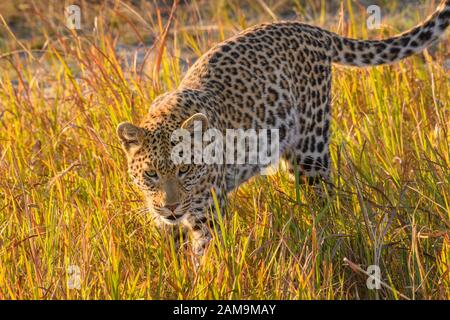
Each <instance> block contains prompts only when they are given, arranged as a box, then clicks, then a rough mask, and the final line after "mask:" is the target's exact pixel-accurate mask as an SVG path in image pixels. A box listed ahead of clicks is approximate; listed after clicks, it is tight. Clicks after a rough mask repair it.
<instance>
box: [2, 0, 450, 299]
mask: <svg viewBox="0 0 450 320" xmlns="http://www.w3.org/2000/svg"><path fill="white" fill-rule="evenodd" d="M159 2H161V1H154V2H151V3H142V2H141V3H140V4H139V1H134V3H131V2H119V1H109V2H105V4H104V5H103V6H102V5H92V1H81V3H82V13H83V16H82V30H81V31H78V33H76V32H69V31H68V30H65V29H64V20H63V16H62V15H61V12H62V8H61V7H58V6H61V5H60V4H59V2H57V1H50V5H45V6H43V5H42V4H40V3H41V2H40V1H36V2H32V1H22V3H21V2H20V1H19V2H13V1H11V2H3V4H2V5H0V14H2V17H3V19H2V18H0V177H2V178H1V179H0V299H57V298H58V299H61V298H69V299H142V298H143V299H163V298H175V299H178V298H180V299H204V298H208V299H216V298H222V299H230V298H233V299H358V298H360V299H378V298H379V299H404V298H406V297H409V298H411V299H450V271H449V270H450V188H449V185H450V170H449V163H450V147H449V145H450V138H449V132H450V122H449V121H448V119H449V118H450V90H449V75H448V73H447V74H446V71H445V70H444V69H443V68H442V66H443V64H444V60H445V58H446V54H448V49H449V43H448V37H447V38H444V39H443V41H442V43H441V45H440V46H439V47H438V48H437V50H435V52H434V53H433V57H431V56H430V55H427V54H425V55H424V56H419V57H414V58H411V59H408V60H406V61H405V62H403V63H400V64H398V65H395V66H386V67H377V68H372V69H366V70H357V69H348V68H342V67H338V66H337V67H335V68H334V72H335V74H334V92H333V118H334V123H333V136H332V141H333V142H332V147H331V148H332V157H333V172H334V174H333V182H334V184H335V185H336V192H335V194H333V195H328V196H325V200H321V201H320V200H319V199H317V196H316V195H315V193H314V192H312V191H311V190H310V189H309V188H307V187H296V186H295V185H294V184H293V183H292V182H290V181H289V180H288V179H287V175H286V173H285V172H283V171H281V172H279V173H278V174H276V175H274V176H270V177H260V178H257V179H254V180H252V181H251V182H250V183H247V184H246V185H243V186H242V187H241V188H239V190H238V191H237V192H236V193H235V194H233V195H232V197H231V201H230V202H231V203H230V208H229V211H230V213H235V214H230V215H229V217H228V218H227V219H226V220H225V221H223V222H222V223H221V226H220V227H221V228H223V229H224V236H223V240H222V241H214V243H213V245H212V246H211V247H210V250H209V251H208V254H207V256H206V259H205V262H204V264H203V265H202V266H201V268H200V269H199V270H198V271H197V272H194V271H193V270H192V263H191V259H190V256H189V254H186V255H181V256H178V257H177V256H176V254H175V253H174V251H173V248H172V246H171V244H170V242H167V241H165V240H164V239H161V238H162V236H161V235H160V234H159V233H158V232H157V230H156V229H155V227H154V225H153V224H152V222H151V221H150V220H149V219H148V217H147V216H146V215H145V214H144V213H143V210H142V209H143V207H144V203H143V202H142V199H141V196H140V194H139V192H138V190H137V189H136V188H135V187H133V185H131V183H130V180H129V178H128V177H127V173H126V164H125V161H124V160H125V159H124V155H123V154H122V151H121V149H120V147H119V144H118V141H117V140H116V138H115V128H116V126H117V124H118V123H119V122H121V121H125V120H133V121H138V119H140V118H141V117H142V115H143V114H145V112H146V109H147V107H148V105H149V104H150V102H151V101H152V100H153V99H154V97H155V96H157V95H158V94H161V93H162V92H164V91H166V90H170V89H173V88H175V87H176V86H177V84H178V83H179V81H180V79H181V78H182V75H183V72H184V71H185V70H186V68H187V67H188V66H189V65H191V64H192V63H193V61H194V60H195V58H196V57H198V56H199V55H201V54H202V53H203V52H205V51H206V50H207V49H208V48H209V47H210V46H211V45H213V44H214V43H216V42H218V41H220V40H222V39H224V38H226V37H228V36H230V35H232V34H233V33H235V32H236V31H238V30H241V29H243V28H245V27H247V26H250V25H252V24H254V23H257V22H263V21H272V20H273V19H274V18H276V17H280V16H283V17H288V18H295V17H296V16H297V17H298V19H301V20H304V21H308V22H311V23H314V24H318V25H321V26H324V27H327V28H328V29H331V30H334V31H337V32H339V33H340V34H344V35H350V36H358V37H371V38H378V37H381V36H387V35H390V34H394V33H396V32H398V31H402V30H404V29H405V28H409V27H412V26H413V25H414V24H416V23H418V22H419V21H420V20H422V19H423V18H424V17H425V16H426V15H427V14H428V13H429V12H431V11H432V10H433V9H434V6H433V3H432V2H433V1H421V2H420V3H419V2H418V1H415V2H409V3H410V4H411V5H410V6H409V7H404V6H402V4H401V3H400V2H399V1H378V3H379V4H380V5H381V7H382V10H383V11H382V12H383V15H384V16H383V17H384V20H383V21H384V23H385V24H384V26H383V28H382V29H381V30H375V31H370V32H368V31H367V30H366V29H365V20H364V12H365V7H364V6H363V5H362V4H361V3H364V2H353V1H342V9H343V11H342V13H344V16H341V15H340V12H341V11H340V4H341V2H340V1H313V0H305V1H283V0H277V1H244V2H242V1H237V0H236V1H230V0H221V1H193V2H190V3H188V4H186V3H182V4H181V5H180V6H179V7H178V9H177V10H176V13H175V16H174V20H173V21H172V23H171V25H170V27H167V28H166V26H167V25H168V20H169V19H168V17H169V14H170V10H171V7H170V5H167V4H164V3H159ZM13 3H15V4H13ZM158 3H159V6H158ZM325 4H326V6H324V5H325ZM420 4H421V5H420ZM416 5H418V6H416ZM88 8H89V9H88ZM400 8H401V9H404V10H400ZM95 16H97V18H96V20H95V21H96V22H95V23H94V18H95ZM343 17H345V19H344V18H343ZM94 27H95V28H94ZM165 30H166V31H165ZM121 49H124V50H121ZM124 52H125V53H128V55H124ZM344 258H347V259H348V260H350V261H352V262H353V263H355V264H357V265H359V266H361V268H362V269H366V268H367V266H369V265H379V266H380V268H381V272H382V279H383V281H384V282H385V283H386V284H387V285H389V286H390V287H391V288H392V289H388V288H382V289H381V290H369V289H367V287H366V279H367V277H366V276H365V275H363V274H361V273H360V272H358V270H356V268H355V267H354V266H353V268H352V267H351V266H349V265H348V264H347V263H344V261H343V260H344ZM70 266H76V267H75V269H73V267H70ZM77 267H78V268H79V272H80V279H81V283H80V289H71V288H70V285H68V281H69V284H70V281H72V280H73V279H75V280H76V277H75V276H76V273H77V270H78V269H77ZM73 270H75V271H73ZM74 273H75V274H74ZM72 283H73V282H72ZM400 294H403V295H404V296H406V297H402V296H401V295H400Z"/></svg>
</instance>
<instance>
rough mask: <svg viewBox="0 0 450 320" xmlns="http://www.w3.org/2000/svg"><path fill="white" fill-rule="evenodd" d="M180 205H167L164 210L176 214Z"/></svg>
mask: <svg viewBox="0 0 450 320" xmlns="http://www.w3.org/2000/svg"><path fill="white" fill-rule="evenodd" d="M178 205H179V203H175V204H166V205H165V206H164V208H166V209H168V210H170V211H171V212H174V211H175V209H176V208H177V207H178Z"/></svg>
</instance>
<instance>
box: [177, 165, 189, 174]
mask: <svg viewBox="0 0 450 320" xmlns="http://www.w3.org/2000/svg"><path fill="white" fill-rule="evenodd" d="M189 169H190V167H189V165H187V164H182V165H181V166H180V167H179V168H178V175H184V174H186V173H187V172H188V171H189Z"/></svg>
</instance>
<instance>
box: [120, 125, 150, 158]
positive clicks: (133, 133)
mask: <svg viewBox="0 0 450 320" xmlns="http://www.w3.org/2000/svg"><path fill="white" fill-rule="evenodd" d="M117 136H118V137H119V140H120V142H121V143H122V148H123V149H124V150H125V152H127V153H132V152H133V151H134V150H136V149H137V148H139V147H140V146H141V145H142V142H143V140H144V129H142V128H140V127H137V126H135V125H134V124H131V123H129V122H122V123H120V124H119V125H118V126H117Z"/></svg>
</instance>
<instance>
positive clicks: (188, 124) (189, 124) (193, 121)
mask: <svg viewBox="0 0 450 320" xmlns="http://www.w3.org/2000/svg"><path fill="white" fill-rule="evenodd" d="M198 123H201V125H202V130H206V129H208V126H209V121H208V117H207V116H206V115H205V114H203V113H196V114H194V115H193V116H191V117H189V118H188V119H187V120H185V121H184V122H183V123H182V124H181V129H186V130H195V128H194V127H195V126H196V125H197V124H198Z"/></svg>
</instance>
